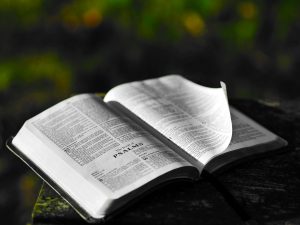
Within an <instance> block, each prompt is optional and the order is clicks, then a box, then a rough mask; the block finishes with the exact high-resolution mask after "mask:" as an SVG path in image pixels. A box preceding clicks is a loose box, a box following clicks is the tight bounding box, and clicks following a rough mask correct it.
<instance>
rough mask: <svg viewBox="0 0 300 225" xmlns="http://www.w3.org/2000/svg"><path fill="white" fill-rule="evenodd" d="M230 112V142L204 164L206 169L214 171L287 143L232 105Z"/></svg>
mask: <svg viewBox="0 0 300 225" xmlns="http://www.w3.org/2000/svg"><path fill="white" fill-rule="evenodd" d="M230 113H231V120H232V127H233V132H232V139H231V142H230V144H229V146H228V148H227V149H226V150H225V151H224V152H222V154H220V155H218V156H216V157H214V158H213V159H212V160H211V161H210V162H209V163H208V164H207V165H206V167H205V168H206V170H208V171H210V172H214V171H216V170H218V169H220V168H223V167H224V166H226V165H229V164H231V163H233V162H238V161H239V160H240V159H245V158H248V157H249V156H254V155H256V154H258V153H264V152H268V151H270V150H274V149H278V148H280V147H283V146H286V145H287V141H285V140H284V139H282V138H280V137H279V136H277V135H276V134H274V133H272V132H271V131H269V130H267V129H266V128H264V127H263V126H261V125H260V124H258V123H256V122H255V121H254V120H252V119H251V118H249V117H247V116H246V115H245V114H243V113H241V112H240V111H238V110H236V109H235V108H234V107H230Z"/></svg>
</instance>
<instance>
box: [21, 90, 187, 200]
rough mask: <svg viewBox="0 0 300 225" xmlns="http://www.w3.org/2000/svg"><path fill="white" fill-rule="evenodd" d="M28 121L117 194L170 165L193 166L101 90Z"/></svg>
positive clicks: (110, 193)
mask: <svg viewBox="0 0 300 225" xmlns="http://www.w3.org/2000/svg"><path fill="white" fill-rule="evenodd" d="M26 126H27V128H28V129H29V130H30V131H31V132H32V133H33V134H35V135H36V136H38V138H39V139H40V140H42V142H44V143H45V144H46V145H47V146H49V147H50V149H51V151H53V152H55V154H57V155H59V156H60V158H62V159H63V160H64V161H65V162H66V163H67V164H68V165H70V166H71V167H72V168H73V169H74V170H76V171H77V172H78V173H80V174H81V175H82V176H83V177H84V178H85V179H86V180H89V181H90V182H91V183H93V184H94V185H95V186H96V187H99V188H100V189H101V190H103V191H104V192H105V193H106V194H107V195H108V196H113V197H114V198H117V197H118V196H122V195H124V194H126V193H129V192H131V191H132V190H134V189H136V188H138V187H140V186H142V185H144V184H145V183H147V182H149V181H151V180H152V179H154V178H156V177H158V176H160V175H162V174H164V173H167V172H168V171H171V170H174V169H177V168H180V167H185V166H192V165H191V164H190V163H188V162H187V161H186V160H185V159H183V158H182V157H180V156H179V155H177V154H176V153H175V152H173V151H172V150H170V149H169V148H168V147H167V146H165V145H164V144H163V143H161V142H160V141H158V140H157V139H155V138H154V137H152V135H151V134H149V133H148V132H147V131H145V130H143V129H141V127H139V126H138V125H137V124H135V123H134V122H133V121H131V120H130V119H128V118H127V117H125V116H120V115H118V114H116V113H115V112H114V111H112V110H111V109H110V108H109V107H108V106H106V104H105V103H104V102H103V101H102V100H101V99H100V98H98V97H97V96H95V95H88V94H84V95H79V96H75V97H72V98H70V99H68V100H66V101H63V102H61V103H59V104H58V105H55V106H54V107H52V108H50V109H48V110H46V111H44V112H43V113H41V114H39V115H38V116H36V117H34V118H32V119H31V120H29V121H28V122H27V123H26ZM36 154H42V152H36ZM53 163H55V162H53ZM48 167H51V165H48ZM53 167H55V166H53V165H52V168H53ZM53 170H57V169H56V168H53ZM58 170H59V169H58ZM74 182H75V181H74ZM74 185H75V186H76V184H74Z"/></svg>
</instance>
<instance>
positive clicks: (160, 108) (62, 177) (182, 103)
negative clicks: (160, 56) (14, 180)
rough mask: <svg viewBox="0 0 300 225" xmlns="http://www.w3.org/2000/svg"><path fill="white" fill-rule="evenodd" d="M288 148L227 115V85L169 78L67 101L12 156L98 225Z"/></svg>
mask: <svg viewBox="0 0 300 225" xmlns="http://www.w3.org/2000/svg"><path fill="white" fill-rule="evenodd" d="M286 144H287V143H286V141H284V140H283V139H281V138H280V137H278V136H276V135H275V134H273V133H272V132H270V131H268V130H267V129H265V128H263V127H262V126H260V125H259V124H257V123H256V122H254V121H253V120H251V119H250V118H248V117H247V116H245V115H243V114H242V113H241V112H239V111H237V110H236V109H234V108H232V107H230V106H229V105H228V100H227V95H226V88H225V84H224V83H221V87H220V88H207V87H203V86H200V85H197V84H195V83H193V82H191V81H189V80H187V79H185V78H183V77H181V76H178V75H170V76H165V77H161V78H157V79H150V80H145V81H138V82H132V83H127V84H123V85H120V86H117V87H115V88H113V89H112V90H110V91H109V92H108V93H107V94H106V96H105V97H104V99H103V100H102V98H101V97H99V96H97V95H96V94H81V95H76V96H73V97H71V98H69V99H66V100H64V101H62V102H60V103H58V104H56V105H54V106H53V107H51V108H49V109H47V110H46V111H44V112H42V113H40V114H39V115H37V116H35V117H33V118H31V119H29V120H28V121H26V122H25V124H24V125H23V127H22V128H21V130H20V131H19V132H18V134H17V135H16V136H15V137H14V138H13V140H12V143H11V144H9V148H10V149H11V150H12V151H13V152H14V153H15V154H16V155H17V156H19V157H20V158H21V159H22V160H24V161H25V162H26V163H27V164H28V165H29V166H30V167H31V168H32V169H33V170H35V171H36V172H37V173H38V174H39V175H40V176H41V177H42V178H43V179H45V180H46V182H48V183H49V184H50V185H51V186H52V187H53V188H54V189H55V190H56V191H57V192H58V193H59V194H61V195H62V197H64V198H65V199H66V200H67V201H68V202H69V203H70V204H71V205H72V206H73V207H74V208H75V210H77V211H78V212H79V214H80V215H81V216H82V217H83V218H85V219H86V220H87V221H89V222H96V221H101V220H104V219H105V218H107V217H109V216H110V215H112V214H113V213H114V212H116V211H118V209H120V208H122V207H123V206H125V205H127V204H128V203H130V202H132V200H134V199H137V198H138V197H139V196H141V195H142V194H143V193H145V192H147V191H148V190H151V189H153V188H154V187H157V186H159V185H160V184H164V183H167V182H168V181H173V180H177V179H191V180H197V179H199V178H200V175H201V172H202V171H203V169H205V170H207V171H209V172H213V171H216V170H218V169H219V168H221V167H224V166H226V165H228V164H229V163H232V162H234V161H236V160H238V159H241V158H244V157H245V156H250V155H254V154H258V153H262V152H267V151H270V150H274V149H278V148H280V147H282V146H285V145H286Z"/></svg>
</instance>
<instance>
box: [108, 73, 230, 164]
mask: <svg viewBox="0 0 300 225" xmlns="http://www.w3.org/2000/svg"><path fill="white" fill-rule="evenodd" d="M223 86H224V88H206V87H203V86H200V85H197V84H195V83H193V82H191V81H188V80H186V79H184V78H183V77H181V76H178V75H171V76H166V77H162V78H158V79H151V80H145V81H141V82H132V83H128V84H124V85H120V86H118V87H115V88H113V89H112V90H111V91H109V92H108V93H107V95H106V96H105V98H104V101H106V102H110V101H116V102H118V103H120V104H122V105H123V106H124V107H126V108H127V109H128V110H129V111H131V112H133V113H134V114H135V115H137V116H138V117H139V118H141V119H142V120H143V121H145V122H146V123H147V124H149V125H150V126H152V127H153V128H154V129H156V130H158V131H159V132H160V133H161V134H163V135H164V136H165V137H167V138H168V139H170V140H171V141H172V142H174V143H175V144H177V145H178V146H179V147H180V148H182V149H183V150H185V151H186V152H188V154H190V155H191V156H193V157H194V158H195V159H197V160H198V161H199V162H201V164H206V163H207V162H208V161H209V160H210V159H211V158H212V157H213V156H214V155H217V154H219V153H221V152H222V151H224V150H225V149H226V148H227V147H228V145H229V142H230V139H231V135H232V125H231V119H230V112H229V106H228V101H227V96H226V90H224V89H225V84H223Z"/></svg>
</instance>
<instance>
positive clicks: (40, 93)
mask: <svg viewBox="0 0 300 225" xmlns="http://www.w3.org/2000/svg"><path fill="white" fill-rule="evenodd" d="M299 6H300V1H298V0H282V1H278V0H277V1H271V0H264V1H261V0H171V1H164V0H149V1H143V0H100V1H99V0H59V1H53V0H52V1H50V0H0V31H1V35H0V144H1V146H0V147H2V148H3V145H4V144H3V143H4V140H5V139H6V138H7V137H8V135H11V134H15V133H16V132H17V130H18V129H19V128H20V126H21V125H22V123H23V122H24V121H25V119H28V118H30V117H32V116H33V115H34V114H36V113H38V112H40V111H42V110H43V109H45V108H48V107H49V106H50V105H53V104H54V103H56V102H57V101H58V100H61V99H64V98H66V97H68V96H69V95H71V94H72V93H74V92H81V91H106V90H108V89H109V88H111V87H112V86H114V85H116V84H118V83H122V82H127V81H130V80H137V79H146V78H149V77H151V76H160V75H163V74H164V73H173V72H175V73H183V74H184V75H186V76H187V78H191V79H192V80H193V81H195V82H200V81H201V82H202V81H203V80H204V82H206V83H205V84H208V83H209V82H211V83H210V84H215V83H214V81H215V80H218V81H219V80H220V79H223V80H224V79H225V80H224V81H226V82H228V83H229V85H230V88H229V92H231V93H234V94H233V96H235V97H236V96H238V97H252V98H253V97H255V98H264V97H268V96H275V97H277V96H280V94H279V93H280V92H281V93H283V92H286V91H288V92H290V93H291V94H290V95H289V96H288V95H286V96H288V97H291V96H293V95H296V97H297V95H298V97H299V92H298V90H299V87H300V84H297V81H296V79H295V78H296V76H298V75H299V72H300V69H299V65H300V38H299V34H300V14H299V11H300V7H299ZM189 76H190V77H189ZM214 79H215V80H214ZM226 79H227V80H226ZM212 81H213V82H212ZM290 86H291V87H290ZM295 93H296V94H295ZM0 154H2V155H4V154H5V151H1V153H0ZM0 156H1V155H0ZM7 158H8V157H7ZM16 165H18V166H19V167H18V168H17V169H15V170H13V169H12V168H13V167H17V166H16ZM18 169H19V171H22V172H18V171H17V170H18ZM24 170H25V169H24V167H22V166H21V163H20V164H17V160H16V161H14V163H7V161H6V160H3V158H0V178H1V176H2V177H6V178H7V177H8V178H9V179H13V178H11V177H13V176H10V175H11V174H13V175H14V176H19V178H18V179H17V185H10V183H7V187H8V188H6V187H5V186H2V189H1V187H0V197H1V199H2V201H1V202H0V211H1V210H2V209H3V210H6V211H4V212H5V213H6V214H7V215H9V217H10V218H11V219H12V220H13V221H14V222H16V221H17V222H18V224H24V223H25V222H26V220H24V219H22V218H21V217H20V212H19V211H16V212H15V211H14V210H15V208H16V206H18V207H23V206H24V207H29V206H30V205H32V204H33V201H34V195H32V193H33V192H34V191H33V190H35V189H37V188H38V187H37V183H38V182H37V180H36V177H35V176H33V175H32V174H31V173H25V174H24ZM22 173H23V174H22ZM7 174H9V175H7ZM16 174H17V175H16ZM14 182H15V181H14ZM4 183H5V184H6V182H4ZM11 187H14V188H11ZM16 187H17V190H15V189H16ZM7 191H8V192H9V193H10V195H7V194H6V193H7ZM19 192H21V195H20V196H19V195H16V196H15V195H14V194H12V193H19ZM10 196H14V197H15V199H10ZM16 198H19V199H16ZM27 211H28V212H29V211H31V209H27ZM20 218H21V219H20ZM21 220H22V221H21ZM20 221H21V222H20Z"/></svg>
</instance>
